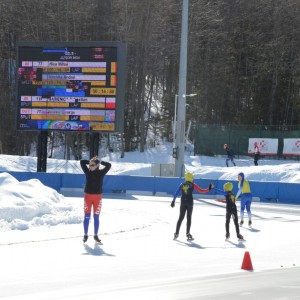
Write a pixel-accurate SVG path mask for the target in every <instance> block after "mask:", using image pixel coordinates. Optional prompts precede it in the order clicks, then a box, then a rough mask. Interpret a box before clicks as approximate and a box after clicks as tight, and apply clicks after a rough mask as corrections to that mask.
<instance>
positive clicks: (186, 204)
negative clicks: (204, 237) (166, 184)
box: [171, 173, 209, 240]
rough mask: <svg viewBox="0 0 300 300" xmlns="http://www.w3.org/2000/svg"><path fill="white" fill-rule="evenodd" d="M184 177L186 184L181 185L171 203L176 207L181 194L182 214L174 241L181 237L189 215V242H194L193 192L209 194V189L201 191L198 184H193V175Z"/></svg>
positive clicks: (189, 174) (187, 231)
mask: <svg viewBox="0 0 300 300" xmlns="http://www.w3.org/2000/svg"><path fill="white" fill-rule="evenodd" d="M184 177H185V182H183V183H181V184H180V185H179V187H178V189H177V190H176V192H175V194H174V197H173V200H172V203H171V207H174V206H175V200H176V198H177V196H178V195H179V194H180V193H181V202H180V213H179V219H178V221H177V224H176V232H175V233H174V240H175V239H177V237H178V235H179V230H180V226H181V223H182V221H183V219H184V217H185V213H187V223H186V236H187V239H188V240H193V236H192V235H191V233H190V229H191V224H192V213H193V206H194V198H193V191H194V189H195V190H196V191H198V192H199V193H208V192H209V189H208V188H207V189H201V188H200V187H199V186H198V185H197V184H195V183H193V180H194V177H193V174H191V173H186V174H185V176H184Z"/></svg>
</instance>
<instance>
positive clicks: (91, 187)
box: [80, 156, 111, 243]
mask: <svg viewBox="0 0 300 300" xmlns="http://www.w3.org/2000/svg"><path fill="white" fill-rule="evenodd" d="M100 164H101V165H103V166H104V168H103V169H100V168H99V167H100ZM87 165H89V167H87ZM80 166H81V168H82V170H83V172H84V174H85V177H86V184H85V188H84V193H85V194H84V221H83V228H84V236H83V242H84V243H85V242H86V241H87V239H88V229H89V222H90V218H91V212H92V209H93V213H94V240H95V241H96V242H98V243H101V240H100V239H99V237H98V230H99V217H100V212H101V206H102V185H103V178H104V176H105V174H106V173H107V172H108V171H109V170H110V168H111V164H110V163H109V162H105V161H101V162H100V160H99V159H98V157H97V156H95V157H93V158H92V159H91V160H81V161H80Z"/></svg>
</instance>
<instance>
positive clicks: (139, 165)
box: [0, 143, 300, 183]
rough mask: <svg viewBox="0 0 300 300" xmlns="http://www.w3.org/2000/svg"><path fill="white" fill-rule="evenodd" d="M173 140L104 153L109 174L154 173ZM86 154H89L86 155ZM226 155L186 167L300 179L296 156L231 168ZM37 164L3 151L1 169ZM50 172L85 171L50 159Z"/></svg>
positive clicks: (216, 174)
mask: <svg viewBox="0 0 300 300" xmlns="http://www.w3.org/2000/svg"><path fill="white" fill-rule="evenodd" d="M171 153H172V144H170V143H162V144H161V145H159V146H157V147H155V148H150V149H147V150H146V151H145V152H144V153H141V152H138V151H136V152H130V153H125V157H124V158H120V153H109V154H108V155H107V156H104V157H101V159H102V160H107V161H110V162H112V168H111V170H110V172H109V174H110V175H139V176H151V165H152V164H153V163H162V164H172V163H174V159H173V158H172V156H171ZM86 158H87V157H86ZM225 160H226V156H222V157H221V156H220V157H208V156H187V155H186V157H185V168H186V170H187V171H189V172H192V173H193V174H194V176H195V178H203V179H224V180H236V179H237V174H238V173H239V172H244V173H245V175H246V177H247V178H248V179H249V180H255V181H277V182H278V181H282V182H290V183H293V182H294V183H297V182H300V163H299V161H297V160H277V159H275V158H274V159H265V158H262V159H261V160H259V162H258V163H259V165H258V166H254V163H253V157H242V158H235V162H236V164H237V167H232V164H231V162H229V168H227V167H226V164H225ZM36 167H37V162H36V157H19V156H11V155H0V172H1V171H29V172H35V171H36ZM47 172H48V173H82V171H81V168H80V165H79V162H78V161H74V160H70V161H67V160H63V159H48V160H47Z"/></svg>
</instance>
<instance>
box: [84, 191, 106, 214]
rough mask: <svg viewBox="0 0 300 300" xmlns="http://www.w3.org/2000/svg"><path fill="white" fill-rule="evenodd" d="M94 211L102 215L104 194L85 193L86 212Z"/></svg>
mask: <svg viewBox="0 0 300 300" xmlns="http://www.w3.org/2000/svg"><path fill="white" fill-rule="evenodd" d="M92 207H93V211H94V214H95V215H100V212H101V207H102V194H85V195H84V213H86V214H90V213H91V211H92Z"/></svg>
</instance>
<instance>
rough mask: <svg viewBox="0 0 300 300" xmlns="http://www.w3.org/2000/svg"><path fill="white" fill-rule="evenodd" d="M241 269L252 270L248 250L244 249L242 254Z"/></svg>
mask: <svg viewBox="0 0 300 300" xmlns="http://www.w3.org/2000/svg"><path fill="white" fill-rule="evenodd" d="M241 269H243V270H247V271H252V270H253V266H252V262H251V258H250V253H249V251H246V252H245V254H244V259H243V263H242V267H241Z"/></svg>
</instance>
